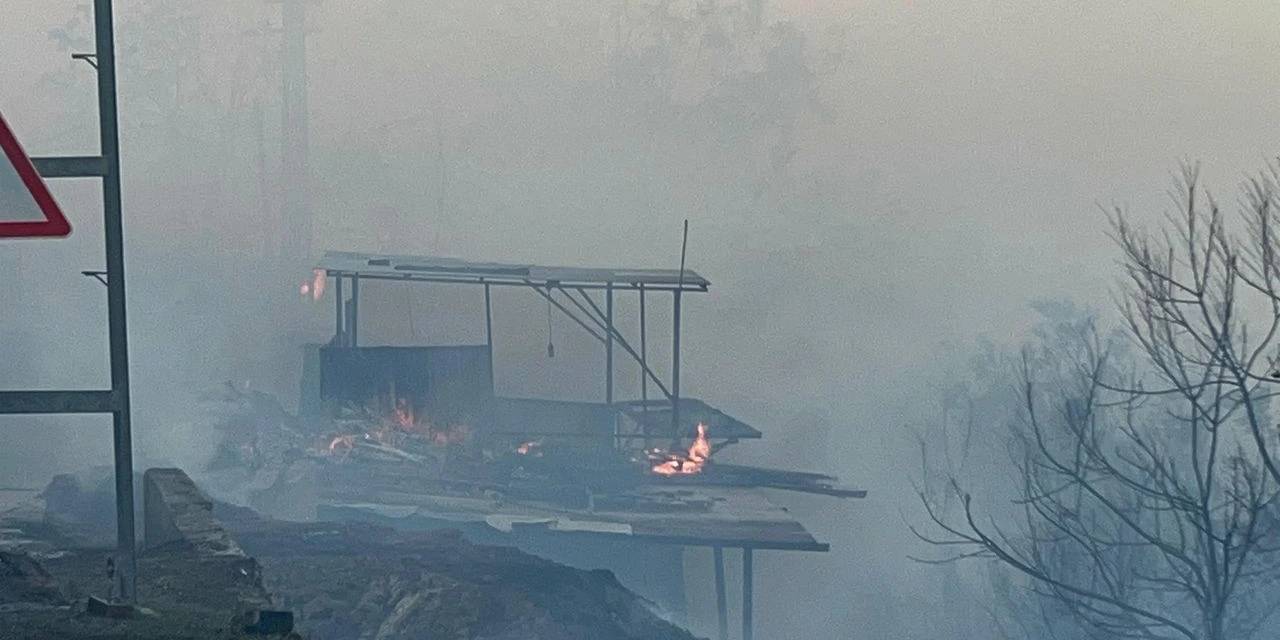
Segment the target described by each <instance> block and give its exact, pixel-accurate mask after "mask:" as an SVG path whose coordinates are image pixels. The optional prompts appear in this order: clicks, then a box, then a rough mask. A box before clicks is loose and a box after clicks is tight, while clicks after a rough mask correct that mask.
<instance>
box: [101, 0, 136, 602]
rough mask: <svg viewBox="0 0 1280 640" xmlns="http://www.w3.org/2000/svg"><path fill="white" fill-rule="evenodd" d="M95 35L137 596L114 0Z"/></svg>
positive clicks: (119, 476) (126, 553)
mask: <svg viewBox="0 0 1280 640" xmlns="http://www.w3.org/2000/svg"><path fill="white" fill-rule="evenodd" d="M93 14H94V16H93V17H94V32H95V33H94V37H95V40H96V53H97V56H96V57H97V61H98V119H99V123H100V124H99V128H98V136H99V140H100V144H101V147H102V158H103V159H104V160H105V161H106V167H105V169H106V172H105V175H104V176H103V177H102V211H103V235H104V237H105V240H106V266H107V333H108V337H109V341H110V351H111V389H112V391H113V392H114V393H115V395H116V403H117V404H116V408H115V411H114V412H113V413H112V427H113V438H112V445H113V448H114V449H115V473H116V546H117V552H118V553H119V554H120V556H121V557H120V558H119V561H118V562H117V563H116V566H117V567H118V573H119V574H120V578H119V581H120V585H119V586H120V595H121V597H122V598H123V599H124V600H125V601H126V602H134V601H135V600H136V599H137V592H136V586H137V574H138V562H137V555H136V550H137V546H136V544H135V541H134V530H133V528H134V522H133V434H132V423H131V420H130V411H129V410H130V406H129V332H128V327H127V325H126V322H125V316H126V309H125V289H124V225H123V222H122V221H121V213H120V137H119V130H118V121H119V116H118V114H117V111H116V57H115V36H114V26H113V24H112V22H113V19H112V13H111V0H94V3H93Z"/></svg>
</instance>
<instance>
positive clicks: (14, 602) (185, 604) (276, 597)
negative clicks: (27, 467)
mask: <svg viewBox="0 0 1280 640" xmlns="http://www.w3.org/2000/svg"><path fill="white" fill-rule="evenodd" d="M163 471H166V472H167V473H166V474H161V475H159V476H157V477H153V476H152V474H148V475H147V476H146V478H145V479H143V478H140V479H139V484H140V486H147V487H148V490H152V489H155V487H156V485H157V484H159V485H162V486H160V488H159V489H156V491H157V493H158V494H163V497H164V502H165V505H166V508H167V509H168V513H169V514H170V515H172V520H173V522H174V523H175V526H176V531H177V535H176V538H175V539H173V540H171V541H168V542H166V543H164V544H161V545H159V546H154V547H149V548H148V549H146V550H145V551H144V552H143V553H141V554H140V556H139V561H138V562H139V580H138V604H139V606H138V607H137V608H134V609H132V610H131V611H129V613H127V614H125V615H124V617H123V619H117V618H114V617H111V615H110V614H108V615H101V614H95V613H94V612H92V611H91V610H90V609H91V607H89V606H87V603H88V602H89V598H90V597H91V596H97V597H100V598H103V599H108V600H109V596H110V595H111V593H112V580H111V578H110V577H109V571H108V566H109V562H108V560H109V559H110V558H112V555H113V554H112V552H111V550H110V546H109V541H108V540H105V539H104V538H103V535H104V533H106V532H111V531H113V530H114V527H113V526H112V523H111V522H110V519H109V514H110V512H111V510H110V503H109V502H107V503H106V504H105V505H104V504H102V501H103V500H108V501H109V499H110V495H111V494H110V491H109V486H110V481H109V477H103V476H99V477H98V479H97V480H96V481H95V480H93V479H92V478H87V479H86V478H74V477H70V476H62V477H59V478H58V479H57V480H55V482H54V483H52V485H51V487H50V488H48V489H46V491H45V492H44V493H43V494H41V496H40V497H38V498H35V499H32V500H28V501H25V502H24V503H23V504H20V505H18V506H11V507H9V508H7V509H6V510H5V511H4V512H3V513H0V637H3V638H6V639H9V638H14V639H21V640H26V639H31V640H35V639H37V638H40V639H44V638H73V639H79V638H85V639H88V638H94V639H107V638H112V639H115V638H120V639H123V638H145V639H150V638H156V639H159V638H190V639H192V640H196V639H200V640H203V639H215V638H217V639H223V638H249V637H258V638H260V637H276V638H285V637H287V638H299V637H302V638H313V639H317V640H321V639H332V640H338V639H345V638H351V639H379V640H393V639H399V638H432V639H437V638H439V639H452V638H458V639H462V638H475V639H489V640H499V639H515V638H527V639H535V640H537V639H544V638H545V639H551V638H557V639H584V640H585V639H607V638H618V639H632V638H634V639H640V638H656V639H668V638H669V639H672V640H676V639H679V640H684V639H691V638H693V636H692V635H690V634H689V633H687V632H685V631H683V630H681V629H680V628H678V627H677V626H675V625H673V624H671V623H669V622H666V621H664V620H663V619H661V618H660V617H659V616H658V615H657V614H655V613H654V612H653V611H652V609H651V605H650V603H648V602H646V601H645V600H644V599H642V598H640V597H638V596H636V595H635V594H634V593H632V592H630V591H629V590H627V589H626V588H624V587H623V586H621V585H620V584H619V583H618V581H617V580H616V579H615V578H614V576H613V575H612V574H610V573H609V572H607V571H582V570H578V569H572V568H569V567H565V566H561V565H557V564H555V563H553V562H550V561H547V560H543V559H541V558H537V557H534V556H532V555H529V554H526V553H523V552H521V551H519V550H516V549H514V548H507V547H493V546H482V545H475V544H472V543H469V542H467V541H466V540H464V539H463V538H462V537H461V536H460V535H458V534H457V533H456V532H450V531H437V532H431V533H425V532H399V531H395V530H391V529H387V528H383V527H378V526H375V525H370V524H362V523H329V522H308V523H289V522H281V521H275V520H271V519H269V518H265V517H263V516H261V515H259V514H257V513H256V512H254V511H252V510H250V509H247V508H243V507H235V506H231V505H227V504H223V503H214V502H213V501H211V500H209V499H207V498H206V497H205V496H204V495H203V493H201V492H199V491H198V490H194V491H193V489H194V484H190V485H189V487H188V486H187V485H186V484H184V483H189V482H190V481H189V479H188V478H187V477H186V475H185V474H184V473H181V472H180V471H177V470H163ZM165 483H168V485H165ZM174 486H177V487H178V489H176V490H175V489H173V488H172V487H174ZM151 504H152V506H153V509H154V507H155V503H154V501H153V502H152V503H151ZM104 516H106V517H104ZM146 524H148V525H150V526H152V528H153V529H154V528H155V527H156V525H155V524H154V523H152V522H151V521H150V520H149V521H148V522H147V523H146ZM108 535H109V533H108ZM148 544H149V545H150V544H151V543H150V542H149V543H148ZM259 611H282V612H289V613H290V614H292V615H293V617H294V624H293V630H292V631H283V630H281V631H279V632H277V633H270V632H269V631H264V630H260V629H253V628H250V627H251V626H252V624H251V623H252V621H254V620H255V613H256V612H259Z"/></svg>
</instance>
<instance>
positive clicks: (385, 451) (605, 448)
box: [207, 384, 861, 519]
mask: <svg viewBox="0 0 1280 640" xmlns="http://www.w3.org/2000/svg"><path fill="white" fill-rule="evenodd" d="M218 397H219V398H220V401H221V403H222V404H221V405H219V406H220V407H221V409H222V412H223V415H222V417H221V418H219V420H218V421H217V427H218V429H219V430H220V432H221V434H222V441H221V443H220V445H219V447H218V454H217V455H216V456H215V457H214V460H213V462H212V463H211V464H210V467H209V469H208V474H207V479H208V480H209V481H210V482H211V483H212V487H211V488H212V489H213V491H214V492H215V493H216V494H218V495H220V496H223V497H224V498H226V499H229V500H231V501H234V502H238V503H241V504H249V505H252V506H254V507H255V508H257V509H259V510H261V511H264V512H268V513H273V514H277V515H280V516H282V517H290V518H294V519H308V518H310V517H313V516H314V508H315V505H317V504H319V503H323V502H325V501H326V500H329V501H337V502H381V503H387V504H406V503H408V504H421V503H422V501H423V500H428V498H425V497H422V496H424V495H428V494H429V495H431V496H437V497H440V498H441V499H444V498H445V497H447V496H456V497H466V498H480V499H490V500H499V501H501V500H535V501H538V502H539V503H541V504H544V505H545V504H550V505H556V506H558V507H559V508H570V509H584V508H585V509H592V508H597V507H600V506H601V505H603V504H617V505H624V504H625V505H631V507H630V508H631V509H633V510H634V509H640V510H642V511H643V510H647V509H649V508H650V507H653V508H660V509H663V510H669V509H671V508H673V507H672V504H670V503H669V501H666V500H660V502H662V503H663V504H661V505H659V506H654V505H653V504H652V503H653V494H652V492H646V491H642V490H644V489H646V488H651V489H652V488H661V487H663V486H685V485H695V486H696V485H709V486H728V487H769V488H777V489H784V490H794V491H804V492H810V493H823V494H828V495H837V496H858V495H861V492H858V491H854V490H849V489H845V488H842V487H840V486H839V485H838V484H837V480H836V478H833V477H830V476H825V475H821V474H810V473H803V472H792V471H778V470H770V469H761V468H756V467H742V466H736V465H727V464H720V463H715V462H713V461H712V457H713V453H714V452H715V451H716V450H717V444H715V443H713V442H712V439H713V438H714V437H715V432H714V430H713V428H712V427H709V426H708V425H707V424H705V423H701V422H699V423H698V424H696V427H694V429H693V434H692V435H693V437H692V438H690V439H688V440H684V441H680V440H679V439H676V440H675V441H674V442H672V444H673V445H674V446H671V447H670V448H666V447H653V446H650V447H648V448H633V449H625V448H621V447H619V446H616V443H612V441H610V440H608V436H607V434H606V436H605V439H604V440H603V441H602V440H601V439H599V438H596V439H595V440H581V439H579V440H575V439H573V438H565V437H555V436H551V437H546V436H533V437H530V436H527V435H522V434H521V433H519V432H512V431H510V430H507V431H501V432H495V430H493V429H491V428H489V425H488V424H486V422H485V417H484V416H483V415H481V416H479V417H477V416H475V415H471V414H469V413H467V412H462V411H452V412H450V411H432V410H430V408H429V407H426V406H425V404H424V403H422V402H413V401H411V400H409V399H408V398H405V397H403V396H399V395H396V393H395V389H394V388H391V389H389V390H388V391H386V392H384V393H382V394H380V395H378V396H377V397H375V398H373V399H371V400H368V401H366V402H361V403H357V402H350V401H347V402H342V403H335V405H334V406H333V407H332V408H331V409H330V411H329V412H328V414H327V415H325V416H323V417H319V418H315V419H311V420H300V419H299V418H297V417H295V416H293V415H291V414H289V413H287V412H286V411H284V410H283V409H282V408H281V406H280V404H279V403H278V402H276V401H275V400H274V399H273V398H272V397H270V396H268V395H266V394H263V393H260V392H256V391H251V390H247V389H242V388H239V387H236V386H234V385H230V384H228V385H226V386H225V388H224V389H223V390H222V392H221V394H220V395H219V396H218ZM473 424H476V425H478V426H473ZM662 439H663V440H664V441H671V440H670V439H669V436H667V437H664V438H662ZM729 441H731V440H723V441H721V442H720V443H719V445H718V446H723V445H724V444H726V443H727V442H729ZM624 442H625V441H624ZM641 493H643V494H645V495H643V496H642V495H640V494H641ZM685 502H686V504H684V506H683V508H685V509H693V510H698V509H701V510H704V511H705V510H706V509H709V506H708V505H707V503H706V502H705V501H699V500H688V501H685Z"/></svg>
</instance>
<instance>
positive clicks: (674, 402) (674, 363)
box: [671, 218, 689, 447]
mask: <svg viewBox="0 0 1280 640" xmlns="http://www.w3.org/2000/svg"><path fill="white" fill-rule="evenodd" d="M688 253H689V220H688V219H687V218H686V219H685V221H684V233H683V234H682V235H681V237H680V278H679V280H678V281H677V284H676V290H675V294H674V295H675V299H674V301H673V303H672V305H671V322H672V325H673V326H672V331H671V439H672V443H671V446H672V447H677V446H679V439H680V437H681V433H680V295H681V294H682V293H684V261H685V257H686V256H687V255H688Z"/></svg>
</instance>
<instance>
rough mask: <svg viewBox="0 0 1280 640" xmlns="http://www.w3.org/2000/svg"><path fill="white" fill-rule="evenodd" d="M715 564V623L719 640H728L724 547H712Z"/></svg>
mask: <svg viewBox="0 0 1280 640" xmlns="http://www.w3.org/2000/svg"><path fill="white" fill-rule="evenodd" d="M711 550H712V553H713V554H714V557H715V563H716V621H717V622H718V623H719V624H720V636H719V638H720V640H729V603H728V598H727V597H726V596H725V588H724V547H712V548H711Z"/></svg>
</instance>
